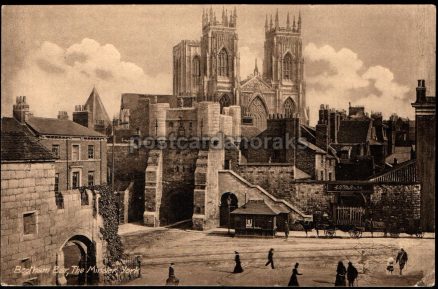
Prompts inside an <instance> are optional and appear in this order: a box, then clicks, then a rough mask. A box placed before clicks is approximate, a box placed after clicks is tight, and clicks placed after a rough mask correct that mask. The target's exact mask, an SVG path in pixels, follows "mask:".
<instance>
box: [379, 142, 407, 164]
mask: <svg viewBox="0 0 438 289" xmlns="http://www.w3.org/2000/svg"><path fill="white" fill-rule="evenodd" d="M411 150H412V147H410V146H405V147H400V146H396V147H395V150H394V153H392V154H390V155H389V156H387V157H386V158H385V162H387V163H390V164H392V163H393V162H394V158H396V159H397V162H398V163H403V162H406V161H409V160H410V159H411Z"/></svg>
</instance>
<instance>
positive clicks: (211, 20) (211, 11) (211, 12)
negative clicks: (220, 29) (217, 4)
mask: <svg viewBox="0 0 438 289" xmlns="http://www.w3.org/2000/svg"><path fill="white" fill-rule="evenodd" d="M209 23H213V8H212V7H211V6H210V19H209Z"/></svg>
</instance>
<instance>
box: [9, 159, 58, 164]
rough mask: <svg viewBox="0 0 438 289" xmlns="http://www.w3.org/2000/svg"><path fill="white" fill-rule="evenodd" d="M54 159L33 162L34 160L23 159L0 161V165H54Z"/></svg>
mask: <svg viewBox="0 0 438 289" xmlns="http://www.w3.org/2000/svg"><path fill="white" fill-rule="evenodd" d="M55 161H56V159H48V160H34V159H24V160H4V159H1V163H2V164H3V163H26V164H27V163H54V162H55Z"/></svg>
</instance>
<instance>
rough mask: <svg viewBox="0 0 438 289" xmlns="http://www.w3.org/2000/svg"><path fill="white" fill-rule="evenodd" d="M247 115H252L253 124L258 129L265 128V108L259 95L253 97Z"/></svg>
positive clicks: (266, 114)
mask: <svg viewBox="0 0 438 289" xmlns="http://www.w3.org/2000/svg"><path fill="white" fill-rule="evenodd" d="M248 112H249V115H250V116H251V117H252V120H253V124H254V126H255V127H257V128H258V129H260V130H262V131H263V130H265V129H266V119H267V116H268V113H267V109H266V107H265V105H264V103H263V101H262V100H261V99H260V97H259V96H257V97H256V98H254V100H253V101H252V102H251V104H250V105H249V107H248Z"/></svg>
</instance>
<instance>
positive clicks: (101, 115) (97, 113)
mask: <svg viewBox="0 0 438 289" xmlns="http://www.w3.org/2000/svg"><path fill="white" fill-rule="evenodd" d="M85 106H86V107H88V108H89V110H90V111H92V112H93V120H94V121H95V122H96V121H97V120H103V121H104V122H105V123H106V124H109V123H110V118H109V116H108V113H107V112H106V110H105V107H104V106H103V103H102V100H101V99H100V96H99V93H98V92H97V90H96V88H95V87H93V90H92V91H91V94H90V96H89V97H88V99H87V102H86V103H85Z"/></svg>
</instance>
